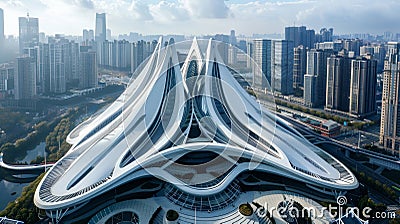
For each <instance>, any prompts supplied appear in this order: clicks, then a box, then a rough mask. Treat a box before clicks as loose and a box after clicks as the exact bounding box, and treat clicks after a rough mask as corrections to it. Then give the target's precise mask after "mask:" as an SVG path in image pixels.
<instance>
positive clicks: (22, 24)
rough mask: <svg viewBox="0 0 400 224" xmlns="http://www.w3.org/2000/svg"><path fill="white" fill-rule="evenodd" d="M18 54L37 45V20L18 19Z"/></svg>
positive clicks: (29, 18) (30, 18) (28, 18)
mask: <svg viewBox="0 0 400 224" xmlns="http://www.w3.org/2000/svg"><path fill="white" fill-rule="evenodd" d="M18 20H19V52H20V54H23V53H24V49H25V48H29V47H35V46H37V45H38V44H39V19H38V18H32V17H29V14H28V15H27V17H19V18H18Z"/></svg>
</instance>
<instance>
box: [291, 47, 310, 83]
mask: <svg viewBox="0 0 400 224" xmlns="http://www.w3.org/2000/svg"><path fill="white" fill-rule="evenodd" d="M293 54H294V56H293V88H299V87H300V86H304V74H306V66H307V49H306V48H305V47H304V46H303V45H300V46H298V47H295V48H294V50H293Z"/></svg>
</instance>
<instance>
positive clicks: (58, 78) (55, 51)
mask: <svg viewBox="0 0 400 224" xmlns="http://www.w3.org/2000/svg"><path fill="white" fill-rule="evenodd" d="M65 41H66V40H64V39H52V40H49V60H50V63H49V65H50V80H49V81H50V92H52V93H65V91H66V74H65V73H66V72H65V66H66V63H65V57H64V52H65V51H66V49H67V44H66V42H65Z"/></svg>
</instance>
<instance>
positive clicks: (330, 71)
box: [325, 56, 351, 112]
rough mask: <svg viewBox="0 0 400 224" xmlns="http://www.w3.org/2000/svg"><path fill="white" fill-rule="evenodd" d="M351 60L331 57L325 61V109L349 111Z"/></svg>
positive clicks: (343, 57) (344, 57) (342, 57)
mask: <svg viewBox="0 0 400 224" xmlns="http://www.w3.org/2000/svg"><path fill="white" fill-rule="evenodd" d="M350 66H351V59H350V58H348V57H346V56H331V57H329V58H328V59H327V66H326V67H327V73H326V78H327V80H326V103H325V109H326V110H332V111H343V112H348V111H349V96H350V78H351V68H350Z"/></svg>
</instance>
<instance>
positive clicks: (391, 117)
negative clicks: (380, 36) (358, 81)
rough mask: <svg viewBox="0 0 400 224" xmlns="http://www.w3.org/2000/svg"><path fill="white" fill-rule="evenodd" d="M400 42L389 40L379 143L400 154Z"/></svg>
mask: <svg viewBox="0 0 400 224" xmlns="http://www.w3.org/2000/svg"><path fill="white" fill-rule="evenodd" d="M399 53H400V43H397V42H389V43H388V51H387V57H386V60H385V68H384V72H383V91H382V112H381V128H380V135H379V143H380V144H382V145H383V146H384V147H385V148H388V149H390V150H391V151H392V152H393V154H396V155H400V149H399V146H400V114H399V112H400V104H399V101H400V59H399V57H400V55H399Z"/></svg>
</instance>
